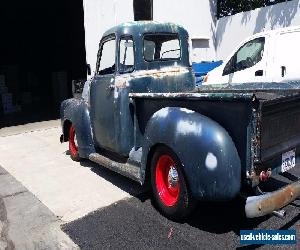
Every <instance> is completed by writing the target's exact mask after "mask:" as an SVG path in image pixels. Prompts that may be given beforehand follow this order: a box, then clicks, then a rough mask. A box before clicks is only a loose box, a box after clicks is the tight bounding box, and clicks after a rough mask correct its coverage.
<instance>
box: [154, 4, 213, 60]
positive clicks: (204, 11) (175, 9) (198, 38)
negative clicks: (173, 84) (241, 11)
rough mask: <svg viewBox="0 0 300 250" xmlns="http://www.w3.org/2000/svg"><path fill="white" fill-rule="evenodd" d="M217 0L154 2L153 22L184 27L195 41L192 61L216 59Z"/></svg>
mask: <svg viewBox="0 0 300 250" xmlns="http://www.w3.org/2000/svg"><path fill="white" fill-rule="evenodd" d="M216 2H217V1H216V0H201V1H199V0H186V1H182V0H163V1H162V0H153V20H155V21H160V22H174V23H177V24H180V25H182V26H183V27H184V28H186V29H187V31H188V32H189V35H190V38H191V39H192V40H193V44H192V45H193V50H192V51H191V56H192V61H194V62H199V61H209V60H214V59H215V57H216V54H215V47H214V44H215V43H214V37H215V36H214V32H215V24H216V19H215V16H216V8H217V4H216Z"/></svg>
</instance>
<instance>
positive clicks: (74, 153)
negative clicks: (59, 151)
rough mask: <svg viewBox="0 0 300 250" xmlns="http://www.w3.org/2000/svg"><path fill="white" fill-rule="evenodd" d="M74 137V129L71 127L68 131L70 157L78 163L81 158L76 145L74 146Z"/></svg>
mask: <svg viewBox="0 0 300 250" xmlns="http://www.w3.org/2000/svg"><path fill="white" fill-rule="evenodd" d="M75 136H76V131H75V127H74V126H73V125H71V126H70V129H69V140H68V141H69V152H70V157H71V159H72V160H73V161H77V162H79V161H80V160H81V158H80V157H79V153H78V145H76V143H75V140H74V137H75Z"/></svg>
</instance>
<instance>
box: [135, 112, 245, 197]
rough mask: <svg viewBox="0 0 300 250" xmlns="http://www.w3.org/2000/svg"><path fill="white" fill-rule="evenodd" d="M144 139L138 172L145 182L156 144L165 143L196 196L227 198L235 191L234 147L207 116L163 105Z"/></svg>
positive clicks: (237, 187)
mask: <svg viewBox="0 0 300 250" xmlns="http://www.w3.org/2000/svg"><path fill="white" fill-rule="evenodd" d="M185 125H186V127H185ZM178 129H179V130H180V129H181V131H178ZM193 130H194V131H193ZM144 138H145V140H144V144H143V155H142V162H141V163H142V164H141V175H142V179H143V178H144V180H145V182H149V180H148V178H149V169H150V167H149V166H150V164H151V159H152V157H153V154H154V152H155V150H156V148H157V146H159V145H165V146H167V147H169V148H170V149H171V150H172V151H173V152H174V153H175V154H176V155H177V157H178V158H179V160H180V161H181V163H182V166H183V169H182V170H183V174H184V175H185V177H186V179H187V185H188V186H189V187H190V189H191V192H192V194H193V196H194V197H196V198H197V199H202V200H229V199H232V198H234V197H235V196H236V195H237V194H238V193H239V191H240V184H241V183H240V182H241V163H240V158H239V155H238V152H237V149H236V147H235V144H234V142H233V141H232V139H231V137H230V135H229V134H228V133H227V131H226V130H225V129H224V128H223V127H222V126H220V125H219V124H218V123H216V122H215V121H213V120H211V119H210V118H208V117H206V116H203V115H202V114H200V113H197V112H194V111H191V110H186V109H182V108H180V107H169V108H163V109H161V110H159V111H157V112H156V113H155V114H154V115H153V116H152V117H151V118H150V120H149V122H148V124H147V126H146V130H145V134H144ZM214 165H216V166H214ZM224 184H226V185H224Z"/></svg>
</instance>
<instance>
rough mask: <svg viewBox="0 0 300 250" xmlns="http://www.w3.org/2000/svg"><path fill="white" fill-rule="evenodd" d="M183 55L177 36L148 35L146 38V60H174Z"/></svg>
mask: <svg viewBox="0 0 300 250" xmlns="http://www.w3.org/2000/svg"><path fill="white" fill-rule="evenodd" d="M180 55H181V49H180V42H179V38H178V35H177V34H172V33H171V34H147V35H145V36H144V58H145V60H146V61H148V62H151V61H154V60H174V59H179V58H180Z"/></svg>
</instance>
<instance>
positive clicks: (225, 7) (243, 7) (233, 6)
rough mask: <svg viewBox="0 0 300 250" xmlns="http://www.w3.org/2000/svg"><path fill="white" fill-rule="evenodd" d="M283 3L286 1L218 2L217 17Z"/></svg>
mask: <svg viewBox="0 0 300 250" xmlns="http://www.w3.org/2000/svg"><path fill="white" fill-rule="evenodd" d="M285 1H287V0H246V1H243V0H218V12H217V15H218V18H221V17H224V16H230V15H234V14H236V13H239V12H244V11H249V10H253V9H256V8H260V7H265V6H269V5H272V4H276V3H280V2H285ZM289 1H290V0H289Z"/></svg>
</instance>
